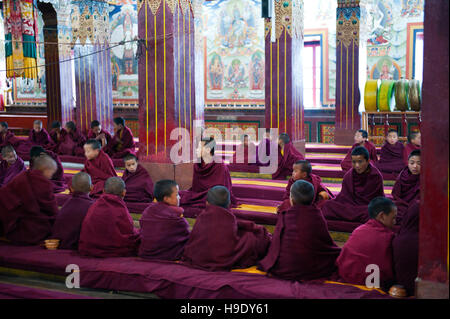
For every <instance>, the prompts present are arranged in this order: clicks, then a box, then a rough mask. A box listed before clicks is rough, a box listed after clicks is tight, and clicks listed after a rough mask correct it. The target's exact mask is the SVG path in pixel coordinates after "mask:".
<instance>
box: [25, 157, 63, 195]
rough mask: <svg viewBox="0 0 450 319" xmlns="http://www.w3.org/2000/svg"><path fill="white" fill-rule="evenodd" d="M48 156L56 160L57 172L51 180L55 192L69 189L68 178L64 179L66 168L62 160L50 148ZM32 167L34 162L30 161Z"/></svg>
mask: <svg viewBox="0 0 450 319" xmlns="http://www.w3.org/2000/svg"><path fill="white" fill-rule="evenodd" d="M45 153H47V155H48V156H50V157H51V158H52V159H53V160H54V161H55V162H56V167H57V168H56V172H55V174H53V176H52V179H51V180H50V181H51V182H52V183H53V192H54V193H61V192H64V191H65V190H66V189H67V184H66V180H65V179H64V168H63V166H62V163H61V160H60V159H59V156H58V155H56V154H55V153H53V152H52V151H50V150H46V151H45ZM30 167H33V162H32V161H31V162H30Z"/></svg>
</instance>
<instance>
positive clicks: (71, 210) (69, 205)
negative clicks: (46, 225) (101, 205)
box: [52, 192, 94, 250]
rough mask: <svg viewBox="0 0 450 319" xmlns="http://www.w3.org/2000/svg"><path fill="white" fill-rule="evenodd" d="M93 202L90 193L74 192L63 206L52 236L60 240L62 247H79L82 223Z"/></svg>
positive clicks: (73, 248) (74, 248)
mask: <svg viewBox="0 0 450 319" xmlns="http://www.w3.org/2000/svg"><path fill="white" fill-rule="evenodd" d="M93 203H94V201H93V200H92V199H91V198H90V197H89V194H85V193H80V192H74V193H73V194H72V197H71V198H70V199H69V200H68V201H66V202H65V203H64V206H63V207H61V210H60V211H59V214H58V216H56V220H55V223H54V225H53V229H52V238H57V239H59V240H60V242H59V248H60V249H72V250H77V249H78V240H79V239H80V232H81V225H82V223H83V220H84V217H85V216H86V214H87V212H88V209H89V207H91V205H92V204H93Z"/></svg>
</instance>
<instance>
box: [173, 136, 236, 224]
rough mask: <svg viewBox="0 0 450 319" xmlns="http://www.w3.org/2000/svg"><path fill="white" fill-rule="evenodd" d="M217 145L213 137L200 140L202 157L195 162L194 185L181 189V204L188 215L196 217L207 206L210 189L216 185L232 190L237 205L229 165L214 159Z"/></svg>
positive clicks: (233, 203)
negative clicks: (187, 188) (198, 161)
mask: <svg viewBox="0 0 450 319" xmlns="http://www.w3.org/2000/svg"><path fill="white" fill-rule="evenodd" d="M215 146H216V142H215V141H214V139H211V138H209V139H205V140H202V141H200V142H199V145H198V148H197V156H198V157H200V158H201V162H200V163H195V164H194V174H193V177H192V186H191V188H190V189H189V190H186V191H180V196H181V202H180V204H181V207H183V208H184V215H185V216H186V217H196V216H197V215H198V214H199V213H200V212H201V211H202V210H203V209H204V208H205V207H206V197H207V194H208V190H209V189H210V188H211V187H213V186H216V185H222V186H225V187H226V188H227V189H228V191H229V192H230V198H231V204H232V205H233V206H235V205H237V200H236V198H235V197H234V196H233V193H232V192H231V188H232V185H231V176H230V172H229V171H228V167H227V166H226V165H225V164H223V163H216V162H214V161H213V157H214V149H215Z"/></svg>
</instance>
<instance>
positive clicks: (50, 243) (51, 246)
mask: <svg viewBox="0 0 450 319" xmlns="http://www.w3.org/2000/svg"><path fill="white" fill-rule="evenodd" d="M58 246H59V239H47V240H45V248H47V249H48V250H55V249H58Z"/></svg>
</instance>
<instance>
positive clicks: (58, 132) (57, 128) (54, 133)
mask: <svg viewBox="0 0 450 319" xmlns="http://www.w3.org/2000/svg"><path fill="white" fill-rule="evenodd" d="M49 135H50V138H51V139H52V142H53V144H54V147H52V148H51V150H52V151H54V152H56V153H58V154H59V152H58V148H59V145H60V144H61V142H62V141H63V140H64V138H65V136H66V135H67V131H66V129H64V128H63V127H62V125H61V122H59V121H54V122H53V123H52V129H51V130H50V133H49Z"/></svg>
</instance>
